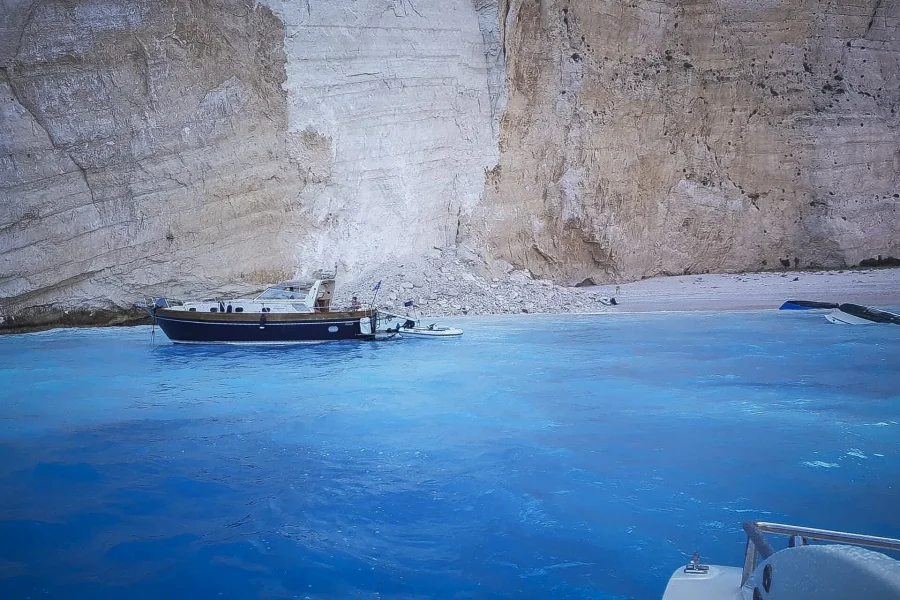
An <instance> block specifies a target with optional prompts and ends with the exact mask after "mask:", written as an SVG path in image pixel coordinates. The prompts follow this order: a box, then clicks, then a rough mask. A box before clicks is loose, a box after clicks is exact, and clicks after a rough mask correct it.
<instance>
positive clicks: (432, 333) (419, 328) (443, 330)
mask: <svg viewBox="0 0 900 600" xmlns="http://www.w3.org/2000/svg"><path fill="white" fill-rule="evenodd" d="M462 334H463V330H462V329H457V328H456V327H439V326H437V325H435V324H434V323H432V324H431V325H419V324H418V322H413V324H412V325H411V326H407V324H404V325H403V326H402V327H400V335H412V336H418V337H456V336H460V335H462Z"/></svg>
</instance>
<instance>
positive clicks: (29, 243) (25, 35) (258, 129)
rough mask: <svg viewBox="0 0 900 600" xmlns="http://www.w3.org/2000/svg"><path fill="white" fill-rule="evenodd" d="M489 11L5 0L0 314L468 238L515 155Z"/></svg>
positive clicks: (68, 307)
mask: <svg viewBox="0 0 900 600" xmlns="http://www.w3.org/2000/svg"><path fill="white" fill-rule="evenodd" d="M267 5H268V6H267ZM493 8H494V12H493V16H494V18H493V19H491V18H490V17H489V16H488V17H486V16H485V15H486V14H487V13H486V12H485V8H484V7H476V6H475V5H473V3H472V2H471V0H451V1H449V2H445V1H442V2H437V1H436V0H435V1H427V2H425V1H418V0H416V1H411V0H391V1H372V0H366V1H357V0H343V1H332V0H306V1H304V2H280V1H277V0H271V1H270V2H268V3H263V4H259V3H256V2H252V1H247V0H212V1H207V0H187V1H175V0H140V1H136V2H116V1H110V0H71V1H63V0H59V1H29V0H7V2H5V3H3V4H2V5H0V111H2V112H0V115H2V121H0V321H2V320H4V319H6V321H7V325H9V324H10V323H12V322H15V323H17V324H19V325H23V324H29V323H36V322H41V321H42V320H43V321H48V322H55V321H58V320H60V319H61V318H62V319H63V320H69V321H73V322H77V321H88V322H89V321H90V320H91V319H92V318H93V317H92V316H91V315H90V314H87V315H85V314H81V312H80V311H82V310H85V311H88V312H90V311H91V310H94V309H112V310H115V309H117V308H121V307H126V306H128V305H130V304H131V303H132V302H134V301H135V300H138V299H140V298H141V296H142V295H143V294H145V293H146V294H164V293H168V294H176V295H177V294H194V293H201V292H202V293H209V292H212V291H224V287H226V286H227V287H231V288H234V287H236V286H235V285H234V284H240V283H241V282H247V283H248V284H254V283H255V284H257V285H258V284H259V283H263V282H266V281H271V280H277V279H280V278H283V277H289V276H292V275H295V274H303V273H304V272H308V271H311V270H314V269H316V268H320V267H333V266H335V265H339V266H340V267H341V269H342V271H343V272H345V273H347V272H353V271H354V270H355V269H358V268H359V266H360V265H361V264H363V263H368V262H371V261H376V262H377V261H383V260H389V259H391V258H393V257H396V256H398V255H405V254H408V253H411V252H421V251H424V250H426V249H430V248H432V246H434V245H441V246H443V245H448V244H454V243H455V241H456V236H457V232H458V228H459V223H460V219H461V215H463V213H465V212H466V211H469V210H471V208H472V207H473V206H474V205H475V204H476V203H477V202H478V200H479V199H480V197H481V193H482V187H483V177H484V175H483V173H484V170H485V169H486V168H487V167H490V166H492V165H493V164H495V163H496V160H497V143H496V139H497V137H498V135H499V133H498V130H497V128H498V126H499V108H498V107H497V106H496V102H495V103H494V104H493V105H492V99H496V98H495V97H496V95H497V93H496V89H494V90H491V89H490V84H489V80H491V81H493V82H494V86H495V88H496V86H497V85H502V82H503V69H502V63H498V62H497V61H496V60H495V61H494V62H493V63H492V64H488V62H487V61H486V59H485V38H484V34H483V33H482V30H481V29H480V23H483V22H485V21H491V22H496V21H497V19H496V6H494V7H493ZM487 11H488V12H489V11H490V7H488V9H487ZM494 29H495V30H496V28H494ZM488 45H490V40H489V42H488ZM493 46H494V47H495V52H494V54H495V56H496V54H497V52H498V49H499V40H494V42H493ZM237 287H238V288H240V286H239V285H238V286H237ZM64 311H70V312H69V314H70V315H71V316H70V317H68V318H65V317H63V316H62V315H64V314H66V312H64ZM107 318H108V316H107V315H106V314H103V315H101V316H100V317H99V319H100V320H104V319H107Z"/></svg>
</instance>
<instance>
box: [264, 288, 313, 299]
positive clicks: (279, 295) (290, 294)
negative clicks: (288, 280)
mask: <svg viewBox="0 0 900 600" xmlns="http://www.w3.org/2000/svg"><path fill="white" fill-rule="evenodd" d="M309 290H310V288H309V287H305V288H303V287H291V288H288V289H284V288H278V287H270V288H269V289H267V290H266V291H264V292H263V293H262V294H260V295H259V296H257V297H256V299H257V300H297V299H300V300H303V299H306V295H307V294H308V293H309Z"/></svg>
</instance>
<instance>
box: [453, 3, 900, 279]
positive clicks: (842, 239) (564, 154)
mask: <svg viewBox="0 0 900 600" xmlns="http://www.w3.org/2000/svg"><path fill="white" fill-rule="evenodd" d="M500 13H501V14H502V15H504V17H503V32H504V41H503V48H504V52H505V55H506V58H507V61H508V65H507V81H508V85H509V106H508V109H507V111H506V114H505V116H504V118H503V123H502V132H501V139H500V147H501V150H502V152H501V160H500V165H499V166H498V167H497V168H496V169H495V170H493V171H492V172H491V173H490V174H489V175H488V177H487V180H486V198H485V201H484V202H483V203H482V204H481V205H480V207H479V208H478V210H477V212H476V215H475V216H474V217H473V219H472V221H470V222H469V224H468V228H467V235H468V236H469V237H470V238H471V239H473V240H478V243H480V244H482V245H483V247H484V249H485V250H486V251H487V253H488V254H491V255H493V256H495V257H499V258H503V259H505V260H507V261H509V262H511V263H513V264H515V265H518V266H523V267H527V268H528V269H529V270H531V271H532V272H534V273H536V274H538V275H541V276H549V277H553V278H556V279H557V280H569V281H577V280H580V279H581V278H584V277H588V276H592V277H593V278H594V279H596V280H598V281H604V280H605V281H609V280H613V279H615V280H633V279H638V278H641V277H643V276H650V275H656V274H660V273H676V274H681V273H689V272H694V273H696V272H708V271H741V270H765V269H773V268H782V266H783V265H789V266H791V267H795V266H803V267H806V266H812V267H843V266H845V265H854V264H857V263H859V262H860V260H862V259H866V258H869V257H874V256H877V255H884V256H887V255H891V254H893V255H894V256H900V195H898V193H900V182H898V172H900V137H898V132H900V129H898V120H900V115H898V114H897V111H896V106H897V103H898V101H900V52H898V51H900V32H898V25H900V3H897V2H892V1H890V0H847V1H844V0H842V1H820V0H697V1H692V2H687V1H684V0H668V1H664V2H649V1H637V2H633V1H631V0H628V1H624V0H568V1H566V0H542V1H540V2H525V1H521V0H503V1H502V2H501V10H500Z"/></svg>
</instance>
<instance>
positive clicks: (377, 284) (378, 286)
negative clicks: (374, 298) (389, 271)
mask: <svg viewBox="0 0 900 600" xmlns="http://www.w3.org/2000/svg"><path fill="white" fill-rule="evenodd" d="M380 288H381V282H380V281H379V282H378V283H376V284H375V287H373V288H372V291H373V292H377V291H378V290H379V289H380Z"/></svg>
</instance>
